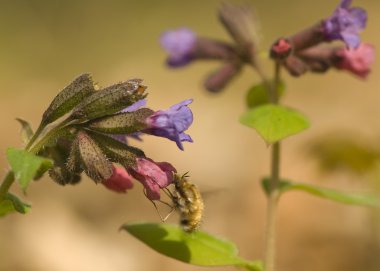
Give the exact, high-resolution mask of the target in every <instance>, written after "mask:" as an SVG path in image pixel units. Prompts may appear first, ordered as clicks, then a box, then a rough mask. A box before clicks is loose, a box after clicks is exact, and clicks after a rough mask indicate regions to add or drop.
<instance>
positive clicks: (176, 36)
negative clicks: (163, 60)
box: [160, 28, 197, 67]
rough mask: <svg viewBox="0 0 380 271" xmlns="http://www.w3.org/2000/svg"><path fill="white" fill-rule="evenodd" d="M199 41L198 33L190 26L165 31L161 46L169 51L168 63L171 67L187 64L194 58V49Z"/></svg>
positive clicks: (161, 38)
mask: <svg viewBox="0 0 380 271" xmlns="http://www.w3.org/2000/svg"><path fill="white" fill-rule="evenodd" d="M196 41H197V36H196V34H195V33H194V32H193V31H191V30H190V29H188V28H178V29H175V30H172V31H166V32H164V33H163V34H162V35H161V37H160V43H161V46H162V47H163V48H164V49H165V50H166V51H167V52H168V53H169V56H168V59H167V64H168V65H169V66H171V67H180V66H185V65H186V64H188V63H189V62H190V61H191V60H192V56H191V53H192V50H193V48H194V47H195V44H196Z"/></svg>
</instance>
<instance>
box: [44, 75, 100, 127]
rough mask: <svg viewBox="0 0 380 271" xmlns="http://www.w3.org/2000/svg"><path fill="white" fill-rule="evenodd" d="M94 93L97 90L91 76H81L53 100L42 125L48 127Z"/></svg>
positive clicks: (45, 113)
mask: <svg viewBox="0 0 380 271" xmlns="http://www.w3.org/2000/svg"><path fill="white" fill-rule="evenodd" d="M93 93H95V88H94V83H93V81H92V78H91V75H90V74H88V73H85V74H82V75H80V76H79V77H77V78H76V79H75V80H74V81H72V82H71V83H70V84H69V85H68V86H67V87H65V88H64V89H63V90H62V91H61V92H60V93H58V95H57V96H56V97H55V98H54V99H53V101H52V102H51V104H50V106H49V107H48V109H46V111H45V112H44V114H43V116H42V123H43V124H44V125H47V124H49V123H51V122H53V121H55V120H57V119H58V118H60V117H62V116H63V115H64V114H66V113H68V112H69V111H70V110H72V109H73V108H74V107H75V106H76V105H78V104H79V103H80V102H82V101H83V99H85V98H86V97H88V96H90V95H91V94H93Z"/></svg>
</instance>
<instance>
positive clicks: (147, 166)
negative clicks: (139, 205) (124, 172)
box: [129, 158, 177, 200]
mask: <svg viewBox="0 0 380 271" xmlns="http://www.w3.org/2000/svg"><path fill="white" fill-rule="evenodd" d="M136 162H137V164H136V167H135V168H129V172H130V173H131V175H132V176H133V177H134V178H135V179H136V180H138V181H139V182H141V183H142V185H143V186H144V188H145V192H146V196H147V198H148V199H150V200H159V199H160V190H161V189H162V188H165V187H167V186H168V185H169V184H171V183H172V182H173V173H175V172H177V170H176V169H175V168H174V167H173V166H172V165H171V164H169V163H167V162H160V163H156V162H154V161H153V160H151V159H148V158H137V160H136Z"/></svg>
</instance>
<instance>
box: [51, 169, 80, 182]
mask: <svg viewBox="0 0 380 271" xmlns="http://www.w3.org/2000/svg"><path fill="white" fill-rule="evenodd" d="M49 176H50V178H52V179H53V181H55V182H56V183H58V184H60V185H66V184H77V183H78V182H80V180H81V176H80V174H75V173H72V172H70V171H69V170H67V168H66V167H53V168H52V169H50V170H49Z"/></svg>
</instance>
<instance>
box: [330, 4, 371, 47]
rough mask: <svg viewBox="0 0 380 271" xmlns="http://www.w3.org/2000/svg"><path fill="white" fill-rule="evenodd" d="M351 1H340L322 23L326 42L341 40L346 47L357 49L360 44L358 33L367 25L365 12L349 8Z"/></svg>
mask: <svg viewBox="0 0 380 271" xmlns="http://www.w3.org/2000/svg"><path fill="white" fill-rule="evenodd" d="M351 2H352V0H342V2H341V3H340V5H339V6H338V7H337V8H336V9H335V11H334V13H333V15H332V16H331V17H330V18H328V19H326V20H325V21H324V23H323V26H324V33H325V37H326V38H327V39H328V40H337V39H339V40H343V41H344V42H345V43H346V45H347V47H350V48H357V47H358V46H359V44H360V37H359V32H360V31H362V30H363V29H364V28H365V26H366V23H367V12H366V11H365V10H364V9H361V8H357V7H354V8H350V5H351Z"/></svg>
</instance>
